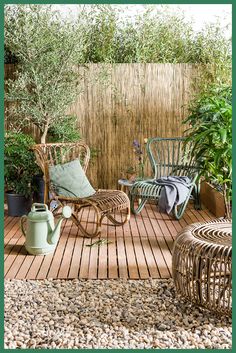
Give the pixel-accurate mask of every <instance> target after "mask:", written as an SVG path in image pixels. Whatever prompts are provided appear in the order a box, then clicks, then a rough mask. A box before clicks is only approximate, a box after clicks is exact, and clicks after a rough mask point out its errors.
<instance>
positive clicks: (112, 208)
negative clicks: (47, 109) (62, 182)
mask: <svg viewBox="0 0 236 353" xmlns="http://www.w3.org/2000/svg"><path fill="white" fill-rule="evenodd" d="M32 149H33V151H34V153H35V156H36V161H37V164H38V165H39V166H40V168H41V169H42V171H43V174H44V181H45V191H44V202H45V203H46V204H47V205H48V206H50V204H51V202H52V201H53V200H55V201H56V202H57V204H59V206H63V205H66V204H71V205H72V206H73V213H72V220H73V222H74V223H75V224H76V226H78V228H79V229H80V230H81V232H82V234H83V235H84V236H85V237H89V238H92V237H95V236H98V235H99V234H100V233H101V224H102V220H103V218H104V217H105V216H106V217H107V218H108V219H109V220H110V221H111V222H112V223H113V224H114V225H116V226H122V225H123V224H125V223H126V222H127V221H128V220H129V218H130V202H129V198H128V196H127V195H126V194H125V193H124V192H122V191H119V190H97V191H96V193H95V194H93V195H92V196H89V197H84V198H77V197H65V196H62V195H57V194H56V192H55V190H54V188H53V185H52V183H51V181H50V174H49V167H50V166H55V165H58V164H64V163H67V162H71V161H73V160H75V159H79V160H80V163H81V165H82V167H83V170H84V171H85V172H86V170H87V167H88V163H89V159H90V149H89V147H88V146H87V145H86V144H84V143H81V142H75V143H47V144H38V145H34V146H33V148H32ZM85 207H92V209H93V210H94V211H95V215H96V227H95V230H94V231H93V233H89V232H87V231H86V229H85V228H84V227H83V225H82V224H81V222H80V221H79V219H78V214H79V212H80V211H81V210H82V209H83V208H85ZM56 210H58V207H57V208H56ZM122 210H125V211H126V214H123V215H122V218H121V221H120V220H117V219H116V218H115V213H116V212H118V211H122Z"/></svg>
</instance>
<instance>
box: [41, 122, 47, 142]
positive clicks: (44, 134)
mask: <svg viewBox="0 0 236 353" xmlns="http://www.w3.org/2000/svg"><path fill="white" fill-rule="evenodd" d="M47 134H48V126H45V129H44V132H43V134H42V136H41V143H46V137H47Z"/></svg>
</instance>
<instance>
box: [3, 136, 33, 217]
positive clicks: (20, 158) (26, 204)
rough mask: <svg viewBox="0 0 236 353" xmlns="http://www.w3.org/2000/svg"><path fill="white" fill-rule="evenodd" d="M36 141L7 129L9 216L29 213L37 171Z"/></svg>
mask: <svg viewBox="0 0 236 353" xmlns="http://www.w3.org/2000/svg"><path fill="white" fill-rule="evenodd" d="M34 143H35V141H34V140H33V139H32V138H31V137H30V136H28V135H26V134H23V133H19V132H13V131H7V132H6V133H5V141H4V181H5V188H6V200H7V205H8V215H9V216H22V215H23V214H27V213H28V211H29V210H30V207H31V203H32V188H31V180H32V176H33V175H34V174H36V173H37V171H38V166H37V165H36V163H35V157H34V153H33V152H32V151H31V150H30V146H32V145H33V144H34Z"/></svg>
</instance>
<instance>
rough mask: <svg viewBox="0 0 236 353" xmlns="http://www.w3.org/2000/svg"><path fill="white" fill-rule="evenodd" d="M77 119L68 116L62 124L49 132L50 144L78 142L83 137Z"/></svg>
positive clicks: (54, 126) (53, 127)
mask: <svg viewBox="0 0 236 353" xmlns="http://www.w3.org/2000/svg"><path fill="white" fill-rule="evenodd" d="M76 122H77V117H76V116H73V115H69V116H66V117H65V118H64V119H62V120H61V121H60V124H57V125H53V126H52V127H51V128H50V129H49V131H48V134H49V139H50V142H76V141H79V140H80V138H81V136H80V133H79V131H78V128H77V126H76Z"/></svg>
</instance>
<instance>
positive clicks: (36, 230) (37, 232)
mask: <svg viewBox="0 0 236 353" xmlns="http://www.w3.org/2000/svg"><path fill="white" fill-rule="evenodd" d="M70 216H71V208H70V207H69V206H65V207H63V209H62V216H61V217H60V218H59V220H58V222H57V224H56V226H55V225H54V218H53V214H52V212H51V211H49V210H48V206H47V205H45V204H41V203H34V204H33V205H32V208H31V212H30V213H29V214H28V216H23V217H21V230H22V233H23V234H24V236H25V248H26V250H27V251H28V252H29V253H30V254H32V255H46V254H50V253H52V252H53V251H54V250H55V247H56V245H57V242H58V239H59V235H60V229H61V223H62V221H63V219H64V218H70ZM25 223H27V226H26V230H25V228H24V224H25Z"/></svg>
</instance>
